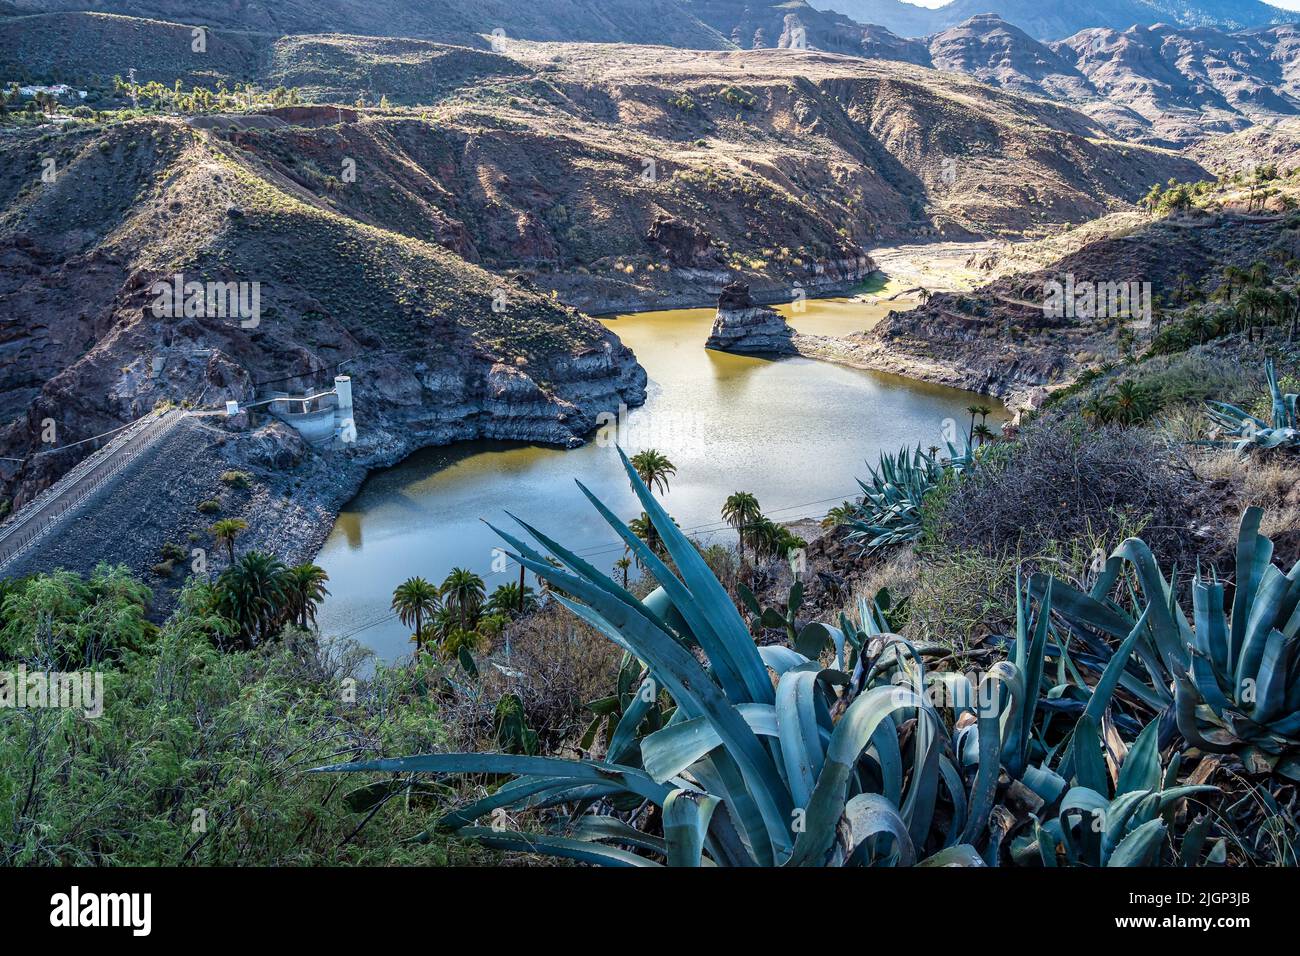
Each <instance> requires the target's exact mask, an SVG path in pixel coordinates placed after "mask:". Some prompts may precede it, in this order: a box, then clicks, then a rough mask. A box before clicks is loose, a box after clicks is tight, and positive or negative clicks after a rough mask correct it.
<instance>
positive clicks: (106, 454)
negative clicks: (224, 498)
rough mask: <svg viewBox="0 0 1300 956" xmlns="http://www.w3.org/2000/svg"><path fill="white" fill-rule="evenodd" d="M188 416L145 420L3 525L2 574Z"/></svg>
mask: <svg viewBox="0 0 1300 956" xmlns="http://www.w3.org/2000/svg"><path fill="white" fill-rule="evenodd" d="M184 417H185V416H184V413H183V412H179V411H176V410H172V411H169V412H166V413H164V414H162V415H160V416H158V417H157V418H144V419H141V420H140V422H138V423H137V427H135V428H132V429H129V430H127V431H125V432H123V433H122V434H120V435H118V436H117V437H116V438H114V439H113V440H112V441H111V442H109V443H108V444H107V445H105V446H104V447H103V448H101V449H99V450H98V451H96V452H93V453H92V454H90V455H88V456H87V457H86V458H85V459H83V460H82V461H81V462H79V463H78V464H77V465H76V466H75V467H74V468H73V469H72V470H71V471H69V472H68V473H67V474H66V475H64V476H63V477H62V478H60V479H59V480H58V481H57V482H55V483H54V484H53V485H51V486H50V487H49V488H48V489H46V491H44V492H43V493H41V494H40V495H39V496H38V497H37V498H36V499H35V500H34V501H32V502H31V503H30V504H28V505H27V506H26V507H24V508H23V509H22V510H21V511H19V512H18V513H17V514H16V515H14V516H13V517H12V518H10V519H9V520H8V521H7V522H5V524H4V525H3V526H0V574H3V573H4V571H5V568H6V567H7V566H8V565H9V564H10V563H11V562H13V561H14V560H15V559H17V558H18V557H20V556H21V555H22V554H24V553H25V552H26V551H27V550H28V549H29V548H31V547H32V545H34V544H36V542H38V541H39V540H40V539H41V538H43V537H45V536H46V535H47V534H48V533H49V532H50V531H52V530H53V529H54V527H55V526H56V525H57V524H58V523H59V521H60V520H61V519H62V518H63V517H64V516H65V515H67V514H68V513H69V512H70V511H73V510H75V509H76V508H78V507H80V506H81V505H82V504H84V503H85V502H86V500H87V499H88V498H90V496H91V495H93V494H94V493H95V492H97V491H98V490H99V489H100V488H102V487H103V486H104V485H105V484H107V483H108V481H109V480H111V479H112V478H114V477H116V476H117V475H118V474H119V473H120V472H121V471H122V469H124V468H126V467H127V466H128V465H129V464H131V462H133V461H135V460H136V458H138V457H139V456H140V455H141V454H142V453H143V452H144V451H145V450H146V449H148V448H149V447H150V446H152V445H153V444H154V442H156V441H157V440H158V439H159V438H161V437H162V436H163V435H165V434H166V433H167V432H169V431H171V429H172V428H174V427H175V426H176V424H177V423H179V422H180V420H181V419H182V418H184Z"/></svg>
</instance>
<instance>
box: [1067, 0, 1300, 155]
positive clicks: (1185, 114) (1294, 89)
mask: <svg viewBox="0 0 1300 956" xmlns="http://www.w3.org/2000/svg"><path fill="white" fill-rule="evenodd" d="M1054 49H1055V50H1056V51H1057V52H1058V53H1060V54H1061V56H1062V57H1064V58H1066V59H1068V60H1071V61H1072V62H1073V63H1074V65H1075V66H1076V68H1077V69H1078V70H1079V72H1081V73H1082V74H1083V75H1084V76H1086V77H1087V78H1088V80H1089V81H1090V82H1091V83H1092V85H1093V87H1094V88H1095V89H1096V90H1097V92H1098V93H1099V94H1100V95H1102V96H1104V97H1106V98H1107V99H1109V100H1110V101H1111V102H1114V103H1118V104H1121V105H1123V106H1125V107H1127V108H1128V109H1131V110H1132V111H1134V112H1136V113H1138V114H1140V115H1141V116H1143V117H1144V118H1145V119H1146V120H1148V121H1149V122H1150V124H1151V129H1150V135H1151V136H1152V137H1154V138H1157V139H1161V140H1164V141H1167V142H1176V143H1186V142H1190V141H1192V140H1194V139H1196V138H1198V137H1200V136H1201V135H1203V134H1205V133H1227V132H1233V131H1235V130H1239V129H1243V128H1245V127H1247V126H1249V125H1251V124H1252V123H1256V122H1271V121H1275V120H1277V119H1279V118H1282V117H1287V116H1295V115H1297V114H1300V58H1298V56H1300V29H1298V28H1297V27H1296V26H1295V25H1287V26H1279V27H1273V28H1270V29H1266V30H1254V31H1250V32H1247V33H1237V34H1227V33H1223V32H1221V31H1218V30H1209V29H1199V30H1198V29H1184V30H1177V29H1173V28H1170V27H1167V26H1155V27H1134V28H1131V29H1128V30H1125V31H1123V32H1119V31H1116V30H1109V29H1091V30H1084V31H1082V32H1081V33H1078V34H1075V35H1074V36H1072V37H1070V38H1069V39H1067V40H1064V41H1062V42H1061V43H1058V44H1054Z"/></svg>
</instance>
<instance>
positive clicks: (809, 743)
mask: <svg viewBox="0 0 1300 956" xmlns="http://www.w3.org/2000/svg"><path fill="white" fill-rule="evenodd" d="M819 694H820V691H819V690H818V688H817V665H816V664H808V665H805V666H804V667H802V668H798V669H796V670H790V671H786V672H785V673H784V674H782V675H781V680H780V682H779V683H778V684H777V688H776V707H775V710H776V726H777V733H778V736H779V737H780V740H781V756H782V757H783V758H784V760H785V773H786V780H787V781H789V784H790V799H791V800H792V801H794V805H795V806H796V807H806V806H807V805H808V800H809V798H810V797H811V796H812V790H813V786H814V784H815V783H816V780H817V777H818V775H819V774H820V773H821V770H822V764H823V763H824V762H825V759H826V751H825V749H824V747H823V745H822V728H823V727H824V726H829V725H830V714H829V713H828V712H826V706H825V703H824V702H823V701H821V700H820V699H819ZM818 704H821V710H822V712H823V714H824V719H819V714H818Z"/></svg>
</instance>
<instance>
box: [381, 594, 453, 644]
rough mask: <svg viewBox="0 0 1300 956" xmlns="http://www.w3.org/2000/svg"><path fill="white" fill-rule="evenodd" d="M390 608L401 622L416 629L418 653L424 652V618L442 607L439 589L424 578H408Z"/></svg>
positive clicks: (395, 595)
mask: <svg viewBox="0 0 1300 956" xmlns="http://www.w3.org/2000/svg"><path fill="white" fill-rule="evenodd" d="M390 606H391V607H392V609H393V610H394V611H396V612H397V619H398V620H399V621H401V622H402V623H403V624H405V625H406V626H407V627H412V626H413V627H414V628H415V649H416V651H422V650H424V618H425V617H426V616H430V617H432V616H433V615H434V614H435V613H436V612H437V611H438V610H439V609H440V608H441V607H442V596H441V595H440V594H439V593H438V588H437V587H436V586H435V585H432V584H430V583H429V582H428V581H426V580H425V579H424V578H420V577H414V578H407V579H406V580H405V581H403V582H402V583H401V584H399V585H398V586H397V587H396V589H394V591H393V603H392V605H390Z"/></svg>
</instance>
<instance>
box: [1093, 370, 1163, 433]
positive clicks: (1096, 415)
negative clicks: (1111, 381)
mask: <svg viewBox="0 0 1300 956" xmlns="http://www.w3.org/2000/svg"><path fill="white" fill-rule="evenodd" d="M1158 411H1160V401H1159V399H1158V397H1157V396H1156V395H1155V393H1154V392H1152V391H1151V390H1150V389H1149V388H1146V387H1144V386H1142V385H1140V384H1138V383H1137V382H1134V381H1125V382H1120V383H1119V384H1118V385H1116V386H1115V390H1114V391H1113V392H1108V393H1106V394H1104V395H1097V396H1094V397H1093V398H1090V399H1088V401H1086V402H1084V403H1083V407H1082V408H1081V409H1080V412H1081V414H1082V415H1083V417H1084V418H1086V419H1087V420H1088V421H1090V422H1091V423H1092V424H1094V425H1120V426H1122V427H1124V428H1128V427H1130V426H1133V425H1141V424H1142V423H1143V422H1145V421H1147V420H1148V419H1150V418H1151V416H1152V415H1154V414H1155V413H1156V412H1158Z"/></svg>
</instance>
